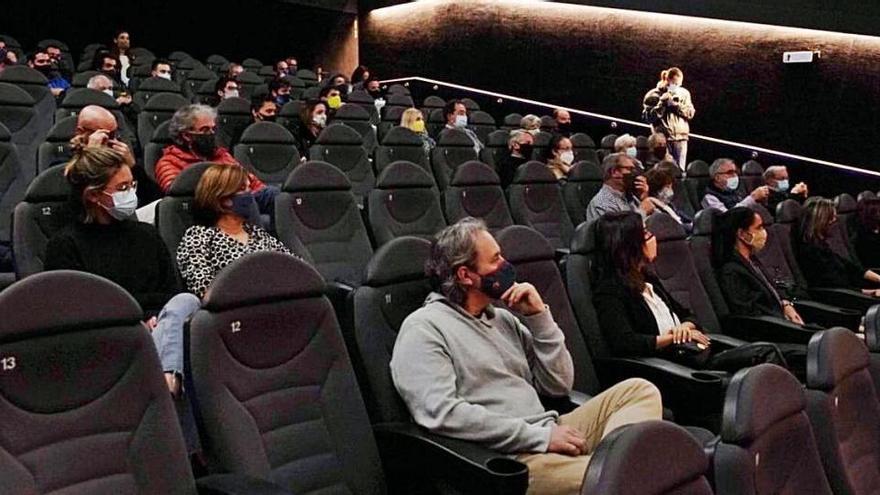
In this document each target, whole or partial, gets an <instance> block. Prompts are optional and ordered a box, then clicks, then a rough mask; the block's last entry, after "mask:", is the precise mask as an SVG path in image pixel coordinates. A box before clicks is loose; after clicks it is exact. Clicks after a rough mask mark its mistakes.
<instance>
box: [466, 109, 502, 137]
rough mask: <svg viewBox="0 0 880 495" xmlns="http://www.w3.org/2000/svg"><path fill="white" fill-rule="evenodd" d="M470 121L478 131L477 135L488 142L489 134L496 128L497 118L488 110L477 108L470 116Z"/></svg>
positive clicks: (475, 130)
mask: <svg viewBox="0 0 880 495" xmlns="http://www.w3.org/2000/svg"><path fill="white" fill-rule="evenodd" d="M468 122H469V123H470V125H471V127H472V128H473V130H474V132H476V133H477V137H479V138H480V141H482V142H484V143H485V142H486V140H487V139H488V138H489V134H490V133H492V132H494V131H495V130H496V128H495V118H494V117H492V115H490V114H489V113H487V112H483V111H482V110H477V111H475V112H472V113H471V114H470V115H469V116H468Z"/></svg>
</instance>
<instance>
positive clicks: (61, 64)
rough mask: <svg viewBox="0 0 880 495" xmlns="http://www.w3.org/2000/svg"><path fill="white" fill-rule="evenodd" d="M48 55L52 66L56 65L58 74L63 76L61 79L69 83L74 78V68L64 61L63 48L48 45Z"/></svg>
mask: <svg viewBox="0 0 880 495" xmlns="http://www.w3.org/2000/svg"><path fill="white" fill-rule="evenodd" d="M46 54H47V55H49V59H50V60H51V61H52V65H54V66H55V67H56V68H57V70H58V73H59V74H61V77H62V78H64V79H65V80H67V81H70V79H71V78H72V77H73V67H72V66H71V65H70V64H69V63H68V62H67V61H66V60H65V59H64V57H63V56H62V53H61V47H59V46H58V45H53V44H48V45H46Z"/></svg>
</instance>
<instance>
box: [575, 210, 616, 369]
mask: <svg viewBox="0 0 880 495" xmlns="http://www.w3.org/2000/svg"><path fill="white" fill-rule="evenodd" d="M595 225H596V223H595V222H593V223H589V224H588V223H586V222H585V223H582V224H580V225H579V226H578V228H577V229H576V230H575V231H574V235H573V236H572V239H571V251H570V252H569V255H568V258H566V261H565V286H566V288H567V289H568V297H569V300H570V301H571V308H572V309H573V310H574V315H575V318H576V319H577V323H578V326H579V327H580V329H581V332H583V334H584V339H585V341H586V344H587V349H589V351H590V355H591V356H592V357H593V359H600V358H604V357H610V356H611V351H610V350H609V347H608V343H607V342H605V337H604V336H603V335H602V330H601V328H600V327H599V318H598V316H597V314H596V308H595V307H594V306H593V288H592V287H593V266H592V265H593V259H594V255H595V248H596V236H595V230H596V229H595V227H594V226H595Z"/></svg>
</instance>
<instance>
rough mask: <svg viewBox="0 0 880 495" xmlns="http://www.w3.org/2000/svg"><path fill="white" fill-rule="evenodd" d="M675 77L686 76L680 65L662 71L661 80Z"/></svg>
mask: <svg viewBox="0 0 880 495" xmlns="http://www.w3.org/2000/svg"><path fill="white" fill-rule="evenodd" d="M673 77H682V78H683V77H684V72H682V71H681V69H679V68H678V67H670V68H668V69H666V70H664V71H662V72H661V73H660V80H661V81H668V80H670V79H672V78H673Z"/></svg>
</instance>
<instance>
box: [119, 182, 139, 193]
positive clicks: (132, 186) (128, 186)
mask: <svg viewBox="0 0 880 495" xmlns="http://www.w3.org/2000/svg"><path fill="white" fill-rule="evenodd" d="M137 188H138V182H137V181H136V180H133V181H131V182H126V183H122V184H117V185H116V187H115V192H128V191H129V190H132V191H137Z"/></svg>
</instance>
